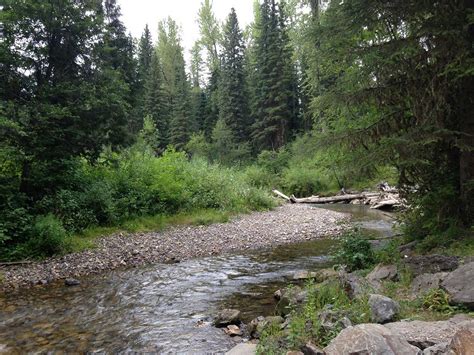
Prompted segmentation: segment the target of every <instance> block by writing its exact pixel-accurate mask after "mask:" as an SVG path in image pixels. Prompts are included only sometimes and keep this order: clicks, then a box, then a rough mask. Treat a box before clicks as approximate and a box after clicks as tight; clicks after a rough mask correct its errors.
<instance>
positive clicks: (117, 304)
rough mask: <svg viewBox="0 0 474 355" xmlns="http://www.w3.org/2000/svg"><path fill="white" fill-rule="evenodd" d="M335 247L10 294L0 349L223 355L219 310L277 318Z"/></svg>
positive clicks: (2, 303) (221, 259)
mask: <svg viewBox="0 0 474 355" xmlns="http://www.w3.org/2000/svg"><path fill="white" fill-rule="evenodd" d="M346 206H349V205H346ZM331 207H333V206H331ZM367 211H369V210H368V209H366V212H367ZM350 212H351V213H354V212H353V211H350ZM369 213H372V212H367V215H368V214H369ZM361 214H363V213H361ZM357 219H360V220H362V217H361V218H359V217H357ZM369 220H370V218H369ZM380 220H381V219H379V221H380ZM387 223H389V222H388V221H387ZM334 245H335V241H334V240H332V239H325V240H316V241H310V242H305V243H300V244H294V245H288V246H283V247H278V248H275V249H273V250H266V251H265V250H264V251H257V252H249V253H245V254H241V255H223V256H217V257H208V258H202V259H194V260H189V261H186V262H182V263H180V264H171V265H163V264H160V265H154V266H151V267H147V268H141V269H132V270H126V271H115V272H110V273H107V274H104V275H102V276H94V277H89V278H85V279H83V280H81V281H82V284H81V285H80V286H78V287H72V288H66V287H63V286H61V285H57V286H51V287H46V288H37V289H30V290H25V291H22V292H20V293H17V294H7V295H4V296H2V297H0V309H2V312H1V314H0V324H1V325H0V348H1V344H5V345H6V346H7V347H8V349H9V351H11V352H18V353H24V352H48V351H52V350H55V351H64V352H94V351H96V352H108V353H116V352H129V351H140V352H146V351H152V352H160V353H193V354H195V353H209V352H213V353H216V352H217V353H219V352H224V351H226V350H228V349H230V348H231V347H232V346H233V345H234V340H232V339H231V338H229V337H227V336H226V335H224V334H223V332H222V331H221V330H219V329H215V328H213V327H212V326H211V325H210V320H211V319H212V317H213V315H214V314H215V313H216V312H217V311H218V310H219V309H221V308H223V307H234V308H238V309H241V310H242V312H243V317H244V320H245V321H249V320H250V319H251V318H252V317H254V316H255V315H258V314H271V313H272V312H273V310H274V307H275V303H274V301H273V299H272V297H271V295H272V294H273V292H274V291H275V290H276V289H278V288H279V287H281V286H282V285H284V284H285V283H287V282H288V280H289V279H290V278H291V276H292V275H293V273H294V272H295V271H298V270H304V269H316V268H320V267H325V266H327V265H328V262H329V259H328V257H327V256H326V255H328V253H329V251H330V249H331V248H332V247H334ZM202 320H204V322H200V321H202Z"/></svg>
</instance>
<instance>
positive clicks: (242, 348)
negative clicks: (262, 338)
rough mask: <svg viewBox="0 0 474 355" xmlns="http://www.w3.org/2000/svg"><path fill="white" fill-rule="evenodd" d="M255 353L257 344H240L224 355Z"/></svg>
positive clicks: (248, 354) (250, 354) (252, 354)
mask: <svg viewBox="0 0 474 355" xmlns="http://www.w3.org/2000/svg"><path fill="white" fill-rule="evenodd" d="M256 353H257V344H252V343H240V344H237V345H236V346H234V347H233V348H232V349H230V350H229V351H228V352H226V355H254V354H256Z"/></svg>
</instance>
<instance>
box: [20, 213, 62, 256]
mask: <svg viewBox="0 0 474 355" xmlns="http://www.w3.org/2000/svg"><path fill="white" fill-rule="evenodd" d="M32 233H33V234H32V237H31V238H30V240H29V241H28V243H27V244H26V246H25V250H26V251H27V252H28V254H29V255H32V256H36V257H45V256H52V255H57V254H61V253H64V252H66V251H67V250H68V241H67V233H66V230H65V229H64V227H63V225H62V224H61V222H60V221H59V220H58V219H57V218H56V217H54V216H53V215H51V214H49V215H46V216H39V217H38V218H37V219H36V223H35V225H34V227H33V231H32Z"/></svg>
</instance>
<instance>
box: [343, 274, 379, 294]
mask: <svg viewBox="0 0 474 355" xmlns="http://www.w3.org/2000/svg"><path fill="white" fill-rule="evenodd" d="M340 281H341V284H342V285H343V287H344V290H345V291H346V293H347V295H348V296H349V298H351V299H354V298H359V297H363V296H365V295H367V294H368V293H370V292H371V291H373V290H375V289H376V287H375V285H371V284H370V283H369V282H368V281H367V280H366V279H365V278H363V277H361V276H359V275H356V274H354V273H350V274H348V273H342V274H341V275H340Z"/></svg>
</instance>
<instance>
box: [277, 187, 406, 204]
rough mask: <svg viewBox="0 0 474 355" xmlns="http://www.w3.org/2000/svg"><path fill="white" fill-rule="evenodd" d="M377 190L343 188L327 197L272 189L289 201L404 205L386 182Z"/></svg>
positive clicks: (396, 191)
mask: <svg viewBox="0 0 474 355" xmlns="http://www.w3.org/2000/svg"><path fill="white" fill-rule="evenodd" d="M378 188H379V192H361V193H346V191H345V190H344V189H342V190H341V192H340V193H339V194H338V195H335V196H329V197H319V196H310V197H302V198H297V197H295V196H294V195H291V196H289V197H288V196H286V195H285V194H284V193H282V192H280V191H278V190H273V193H274V194H275V195H277V196H279V197H281V198H283V199H285V200H287V201H289V202H291V203H312V204H325V203H351V204H354V205H369V206H370V208H373V209H394V208H400V207H403V206H404V203H403V201H402V199H401V198H400V195H399V193H398V190H397V189H396V188H394V187H391V186H389V185H388V184H387V183H381V184H379V185H378Z"/></svg>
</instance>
